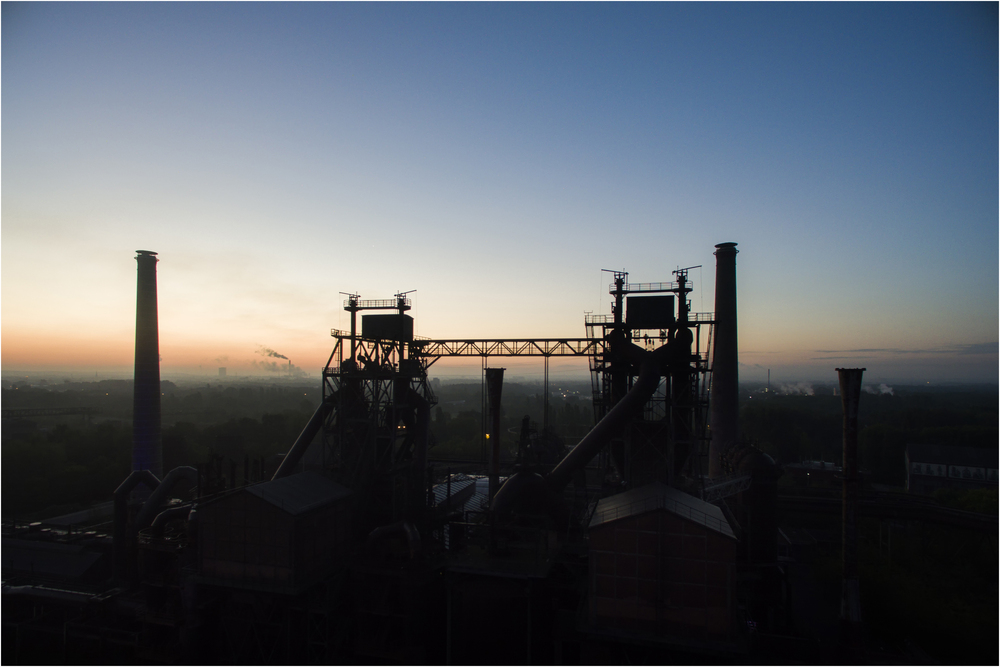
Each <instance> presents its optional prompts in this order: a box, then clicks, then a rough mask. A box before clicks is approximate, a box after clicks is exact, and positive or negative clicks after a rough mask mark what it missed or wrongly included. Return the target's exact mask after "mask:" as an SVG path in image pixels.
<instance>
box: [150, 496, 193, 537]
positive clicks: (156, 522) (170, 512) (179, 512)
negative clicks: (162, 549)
mask: <svg viewBox="0 0 1000 667" xmlns="http://www.w3.org/2000/svg"><path fill="white" fill-rule="evenodd" d="M190 513H191V505H190V504H187V505H178V506H177V507H170V508H168V509H165V510H163V511H162V512H160V513H159V514H157V515H156V518H155V519H153V523H151V524H149V527H150V529H151V533H152V535H153V537H163V531H164V529H165V528H166V527H167V523H169V522H170V521H173V520H174V519H179V518H184V519H187V517H188V515H189V514H190Z"/></svg>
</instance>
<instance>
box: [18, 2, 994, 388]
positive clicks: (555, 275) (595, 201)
mask: <svg viewBox="0 0 1000 667" xmlns="http://www.w3.org/2000/svg"><path fill="white" fill-rule="evenodd" d="M997 24H998V16H997V4H995V3H988V4H970V3H955V4H952V3H946V4H935V3H919V4H905V3H888V4H868V3H848V4H827V3H807V4H791V3H776V4H771V3H768V4H763V3H759V4H758V3H752V4H729V3H725V4H723V3H707V4H680V3H666V4H658V3H657V4H653V3H642V4H624V3H623V4H604V3H586V4H575V3H554V4H531V3H529V4H499V3H497V4H493V3H485V4H481V3H475V4H458V3H445V4H436V3H416V4H401V3H389V4H377V3H370V4H368V3H363V4H341V3H333V4H327V3H303V4H291V3H288V4H286V3H277V4H270V3H248V4H243V3H163V4H161V3H136V4H133V3H126V2H121V3H119V2H115V3H97V4H91V3H82V2H81V3H65V4H63V3H19V2H4V3H3V4H2V98H0V115H2V117H0V121H2V123H0V147H2V167H0V196H2V198H0V216H2V219H0V291H2V300H0V324H2V338H0V342H2V348H0V356H2V368H3V371H4V372H5V373H8V372H13V371H25V372H29V371H30V372H41V371H52V372H69V371H80V372H83V373H97V372H99V371H100V372H109V371H113V370H117V371H119V372H121V373H123V374H127V373H128V372H129V371H130V368H131V364H132V361H133V351H134V348H133V345H134V327H135V274H136V262H135V259H134V257H135V251H136V250H138V249H143V250H152V251H155V252H157V253H159V259H160V262H159V264H158V267H157V271H158V285H159V323H160V353H161V357H162V368H163V374H164V377H169V376H170V374H171V373H181V372H191V373H197V372H205V373H208V374H212V375H214V374H216V372H217V368H218V367H222V366H224V367H227V369H228V372H229V375H253V374H254V373H257V374H261V373H264V374H266V372H265V370H264V368H265V364H266V363H267V362H270V361H274V358H273V357H267V356H265V355H264V354H261V351H262V350H264V349H265V348H266V349H270V350H273V351H276V352H277V353H280V354H281V355H283V356H285V357H287V358H288V360H289V361H290V362H291V363H292V364H293V365H294V366H295V367H297V368H301V369H302V371H303V372H304V373H307V374H309V375H310V376H313V377H318V374H319V370H320V368H321V367H322V366H323V365H324V363H325V362H326V359H327V357H328V356H329V354H330V351H331V349H332V345H333V339H331V337H330V330H331V328H340V329H346V328H349V319H348V316H347V314H346V313H345V312H344V311H343V298H344V297H343V296H342V295H341V294H340V293H341V292H354V293H359V294H360V295H361V296H362V298H364V299H383V298H391V297H392V295H393V294H395V293H397V292H400V291H406V290H416V292H414V293H413V294H411V295H410V297H411V299H412V301H413V310H411V311H410V314H411V315H413V316H414V317H415V320H416V322H415V328H416V333H417V334H418V335H421V336H428V337H432V338H554V337H583V336H584V333H585V332H584V327H583V317H584V313H585V312H595V313H609V312H610V303H611V297H610V296H609V295H608V284H609V282H610V280H609V274H606V273H602V272H601V269H616V270H626V271H628V272H629V276H630V280H631V281H633V282H656V281H668V280H672V279H673V276H672V274H671V272H672V271H673V270H674V269H676V268H679V267H687V266H695V265H701V266H702V268H700V269H693V270H692V271H691V274H690V277H691V278H692V280H693V281H694V287H695V292H693V294H692V297H691V299H692V306H693V309H694V310H695V311H712V310H713V309H714V308H713V300H714V296H713V295H714V266H715V258H714V256H713V252H714V246H715V244H717V243H722V242H736V243H738V244H739V246H738V248H739V250H740V254H739V256H738V258H737V275H738V282H739V287H738V290H739V343H740V362H741V367H740V377H741V380H746V381H759V380H763V379H764V378H766V375H767V369H771V373H772V378H773V379H774V380H775V381H824V380H825V381H830V382H833V381H835V380H836V373H835V371H834V368H837V367H859V366H863V367H866V368H867V369H868V371H867V373H866V380H871V381H873V382H882V381H888V382H904V381H905V382H921V383H922V382H990V383H996V382H997V381H998V343H997V341H998V328H1000V327H998V300H1000V296H998V282H1000V281H998V276H1000V270H998V248H1000V239H998V215H1000V212H998V159H997V154H998V145H1000V138H998V102H997V100H998V48H997V41H998V38H997ZM478 363H479V362H474V364H476V365H475V368H476V369H478ZM530 363H531V364H534V365H533V366H531V368H534V369H536V370H537V369H540V368H541V362H540V360H532V361H531V362H530ZM553 363H554V364H555V362H553ZM511 364H513V365H514V366H517V363H515V360H511ZM555 365H556V366H558V367H559V369H560V372H564V370H565V369H566V368H570V367H574V368H580V369H582V370H581V372H583V371H585V369H586V365H585V364H584V365H582V366H580V365H579V364H578V363H577V365H576V366H573V364H572V363H570V364H569V365H567V364H566V363H565V362H563V363H560V364H555ZM522 366H523V364H522ZM518 367H519V368H520V367H521V366H518ZM449 368H452V369H453V371H452V372H459V371H458V370H454V369H456V368H459V367H457V366H454V365H452V366H449V364H448V363H447V362H446V361H441V362H439V363H438V364H437V365H435V366H434V367H433V369H432V370H433V371H434V372H436V373H447V372H448V369H449ZM476 372H477V373H478V370H476Z"/></svg>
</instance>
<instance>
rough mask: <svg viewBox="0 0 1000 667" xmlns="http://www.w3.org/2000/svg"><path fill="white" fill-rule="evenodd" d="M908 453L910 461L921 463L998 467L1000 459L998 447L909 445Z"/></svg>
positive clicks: (907, 447)
mask: <svg viewBox="0 0 1000 667" xmlns="http://www.w3.org/2000/svg"><path fill="white" fill-rule="evenodd" d="M906 455H907V458H908V459H909V460H910V461H919V462H920V463H943V464H945V465H954V466H973V467H977V468H997V467H998V466H997V463H998V461H1000V450H998V449H997V448H996V447H991V448H985V447H965V446H959V445H955V446H952V445H907V446H906Z"/></svg>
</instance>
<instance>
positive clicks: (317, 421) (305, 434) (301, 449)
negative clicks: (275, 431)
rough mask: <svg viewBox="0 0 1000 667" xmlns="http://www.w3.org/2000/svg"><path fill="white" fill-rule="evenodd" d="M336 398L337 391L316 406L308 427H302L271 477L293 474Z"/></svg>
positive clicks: (278, 477)
mask: <svg viewBox="0 0 1000 667" xmlns="http://www.w3.org/2000/svg"><path fill="white" fill-rule="evenodd" d="M336 400H337V392H333V393H332V394H330V395H329V396H327V397H326V400H324V401H323V402H322V403H320V404H319V407H318V408H316V412H314V413H313V416H312V417H311V418H310V419H309V422H308V423H307V424H306V427H305V428H304V429H302V433H300V434H299V437H298V438H296V440H295V444H293V445H292V448H291V449H290V450H288V453H287V454H285V458H283V459H282V460H281V465H279V466H278V469H277V470H275V471H274V476H273V477H272V478H271V479H280V478H282V477H286V476H288V475H291V474H292V471H294V470H295V466H296V465H298V463H299V461H300V460H301V459H302V455H303V454H305V453H306V450H307V449H309V445H310V444H312V441H313V438H315V437H316V434H317V433H318V432H319V429H320V427H322V426H323V420H324V419H326V416H327V415H328V414H330V411H331V410H333V404H334V402H335V401H336Z"/></svg>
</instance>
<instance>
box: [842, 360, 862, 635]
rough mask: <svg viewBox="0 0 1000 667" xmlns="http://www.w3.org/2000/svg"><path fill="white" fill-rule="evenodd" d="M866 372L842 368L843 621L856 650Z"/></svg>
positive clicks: (858, 622) (858, 619) (858, 617)
mask: <svg viewBox="0 0 1000 667" xmlns="http://www.w3.org/2000/svg"><path fill="white" fill-rule="evenodd" d="M864 371H865V369H864V368H838V369H837V373H838V374H839V376H840V402H841V406H842V407H843V410H844V466H843V473H844V503H843V509H842V515H841V517H842V519H843V526H842V530H843V533H842V542H843V553H842V558H843V568H842V571H843V581H842V582H841V597H840V619H841V622H843V623H844V624H845V626H846V627H845V631H846V632H847V635H848V636H847V640H848V641H847V645H848V647H849V649H850V650H856V649H857V648H858V645H859V642H860V633H859V626H860V623H861V599H860V595H859V590H858V524H857V520H858V402H859V400H860V398H861V376H862V374H863V373H864Z"/></svg>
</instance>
